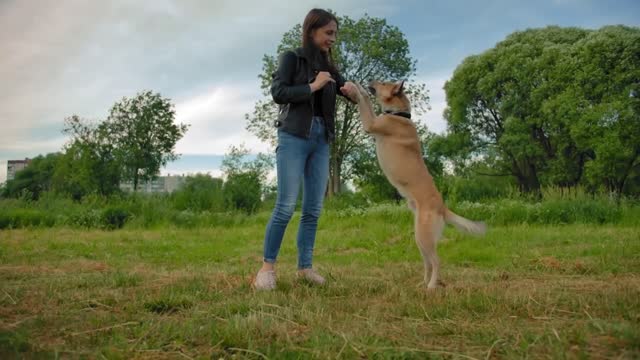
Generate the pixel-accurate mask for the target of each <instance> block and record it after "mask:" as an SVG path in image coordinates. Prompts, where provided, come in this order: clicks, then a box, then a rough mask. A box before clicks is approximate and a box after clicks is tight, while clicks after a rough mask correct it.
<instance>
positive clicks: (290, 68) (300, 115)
mask: <svg viewBox="0 0 640 360" xmlns="http://www.w3.org/2000/svg"><path fill="white" fill-rule="evenodd" d="M315 76H316V74H315V73H314V72H313V70H312V69H311V67H310V66H309V61H308V60H307V58H306V57H305V55H304V52H303V50H302V48H298V49H296V50H294V51H292V50H289V51H286V52H284V53H283V54H282V55H281V56H280V61H279V64H278V69H277V70H276V72H274V73H273V74H272V83H271V96H273V101H275V102H276V103H277V104H280V112H279V114H278V119H277V120H276V121H275V124H274V125H275V126H276V127H278V128H280V129H282V130H284V131H286V132H288V133H290V134H293V135H296V136H299V137H304V138H309V135H310V132H311V119H312V117H313V93H312V92H311V86H310V85H309V84H310V83H312V82H313V81H314V80H315ZM333 79H334V80H335V81H336V82H335V83H334V82H328V83H327V84H326V85H325V86H324V87H323V88H322V89H320V90H318V91H322V108H323V109H322V114H323V116H324V120H325V125H326V128H327V141H329V142H332V141H333V140H334V139H335V113H336V94H339V95H342V96H344V95H343V94H342V93H341V92H340V90H339V89H340V87H342V86H343V85H344V83H345V80H344V79H343V78H342V76H340V75H339V74H333ZM347 99H348V98H347Z"/></svg>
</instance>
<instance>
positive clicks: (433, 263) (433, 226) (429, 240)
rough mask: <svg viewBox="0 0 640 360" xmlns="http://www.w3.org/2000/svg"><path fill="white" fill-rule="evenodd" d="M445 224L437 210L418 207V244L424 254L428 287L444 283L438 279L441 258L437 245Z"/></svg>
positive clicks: (416, 228) (425, 278)
mask: <svg viewBox="0 0 640 360" xmlns="http://www.w3.org/2000/svg"><path fill="white" fill-rule="evenodd" d="M444 226H445V222H444V219H443V218H442V216H440V215H439V214H438V213H436V212H435V211H432V210H427V211H425V210H421V209H419V208H418V209H416V215H415V232H416V234H415V235H416V244H417V245H418V249H420V253H421V254H422V259H423V262H424V268H425V274H424V281H425V284H426V285H427V288H428V289H435V288H436V287H437V286H438V285H441V284H442V283H441V282H440V281H439V280H438V279H439V276H440V259H439V258H438V253H437V251H436V246H437V243H438V240H439V239H440V237H441V236H442V231H443V230H444ZM429 268H430V269H431V277H429V271H428V270H429Z"/></svg>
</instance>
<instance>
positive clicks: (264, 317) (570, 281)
mask: <svg viewBox="0 0 640 360" xmlns="http://www.w3.org/2000/svg"><path fill="white" fill-rule="evenodd" d="M268 215H269V214H268V213H260V214H258V215H256V216H255V217H254V218H253V220H251V221H247V222H245V223H243V224H242V226H218V227H198V228H194V229H184V228H175V227H166V228H164V227H163V228H158V229H150V230H144V229H127V228H125V229H124V230H117V231H100V230H80V229H70V228H64V227H62V228H60V227H56V228H49V229H47V228H43V229H17V230H3V231H0V358H2V359H4V358H15V357H18V358H20V357H26V358H34V357H35V358H58V357H59V358H95V359H100V358H107V359H114V358H115V359H117V358H122V359H129V358H150V359H151V358H153V359H156V358H176V359H178V358H186V359H190V358H215V359H218V358H251V359H264V358H276V359H278V358H294V359H295V358H370V359H376V358H398V359H407V358H416V359H425V358H436V359H437V358H465V359H487V358H523V357H529V358H638V357H640V227H638V226H635V225H623V224H617V225H610V224H609V225H580V224H573V225H559V226H538V225H536V226H528V225H508V226H493V227H491V228H490V230H489V232H488V234H487V236H486V237H484V238H474V237H469V236H466V235H462V234H460V233H458V232H456V231H455V230H453V229H451V228H448V229H447V230H446V232H445V239H444V240H443V242H442V243H440V245H439V253H440V256H441V259H442V266H443V274H442V275H443V280H444V281H445V282H446V284H447V287H446V288H444V289H440V290H438V291H436V292H425V291H424V290H423V287H422V284H421V280H422V275H423V274H422V264H421V260H420V256H419V254H418V251H417V248H416V246H415V244H414V242H413V238H412V226H411V218H410V215H409V214H408V211H406V210H403V211H397V212H393V213H391V214H389V213H381V214H376V213H372V214H369V213H366V212H364V213H363V214H350V215H349V214H347V215H345V214H342V215H339V213H337V212H336V213H329V214H325V215H323V217H322V219H321V223H320V227H319V232H318V240H317V244H316V257H315V266H316V267H317V268H318V269H319V271H320V272H321V273H323V274H325V275H326V277H327V278H328V285H326V286H324V287H312V286H309V285H307V284H304V283H300V282H297V281H296V280H295V278H294V272H295V245H294V243H295V231H296V230H297V221H298V217H297V216H296V217H294V219H293V221H292V224H291V226H290V227H289V230H288V231H287V235H286V238H285V241H284V245H283V249H282V251H281V253H280V258H279V266H278V277H279V278H278V280H279V283H278V289H277V290H276V291H273V292H269V293H256V292H254V291H253V290H252V289H251V286H250V283H251V280H252V277H253V275H254V272H255V271H256V270H257V268H258V266H259V262H260V260H261V249H262V236H263V231H264V225H265V223H266V219H267V217H268Z"/></svg>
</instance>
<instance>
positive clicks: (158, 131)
mask: <svg viewBox="0 0 640 360" xmlns="http://www.w3.org/2000/svg"><path fill="white" fill-rule="evenodd" d="M104 126H105V129H106V131H107V132H108V136H109V138H110V140H111V141H112V143H113V144H114V147H115V148H116V151H117V155H118V157H119V161H120V162H121V165H122V170H123V173H122V177H123V179H124V180H131V181H133V188H134V190H137V188H138V184H139V183H140V182H141V181H148V180H151V179H153V178H155V177H156V176H157V175H158V173H159V171H160V168H161V167H162V166H164V165H166V164H167V162H169V161H173V160H176V159H177V158H178V154H176V153H175V150H174V148H175V145H176V142H178V140H180V139H181V138H182V137H183V136H184V134H185V133H186V131H187V129H188V125H185V124H176V123H175V110H174V109H173V104H172V103H171V101H170V100H169V99H167V98H163V97H162V96H161V95H160V94H158V93H154V92H151V91H143V92H141V93H138V94H137V95H136V96H134V97H132V98H127V97H125V98H123V99H122V100H121V101H119V102H117V103H115V104H114V105H113V107H112V108H111V112H110V114H109V117H108V118H107V120H106V122H105V124H104Z"/></svg>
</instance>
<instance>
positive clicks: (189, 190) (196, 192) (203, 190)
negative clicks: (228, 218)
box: [171, 174, 224, 211]
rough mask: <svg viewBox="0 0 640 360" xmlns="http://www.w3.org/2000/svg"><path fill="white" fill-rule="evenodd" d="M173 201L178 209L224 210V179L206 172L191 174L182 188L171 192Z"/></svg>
mask: <svg viewBox="0 0 640 360" xmlns="http://www.w3.org/2000/svg"><path fill="white" fill-rule="evenodd" d="M171 201H172V203H173V206H174V207H175V208H176V209H178V210H192V211H223V210H224V196H223V193H222V179H216V178H212V177H211V176H209V175H206V174H197V175H195V176H189V177H187V179H186V180H185V183H184V185H183V186H182V187H181V188H180V190H177V191H176V192H174V193H173V194H171Z"/></svg>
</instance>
